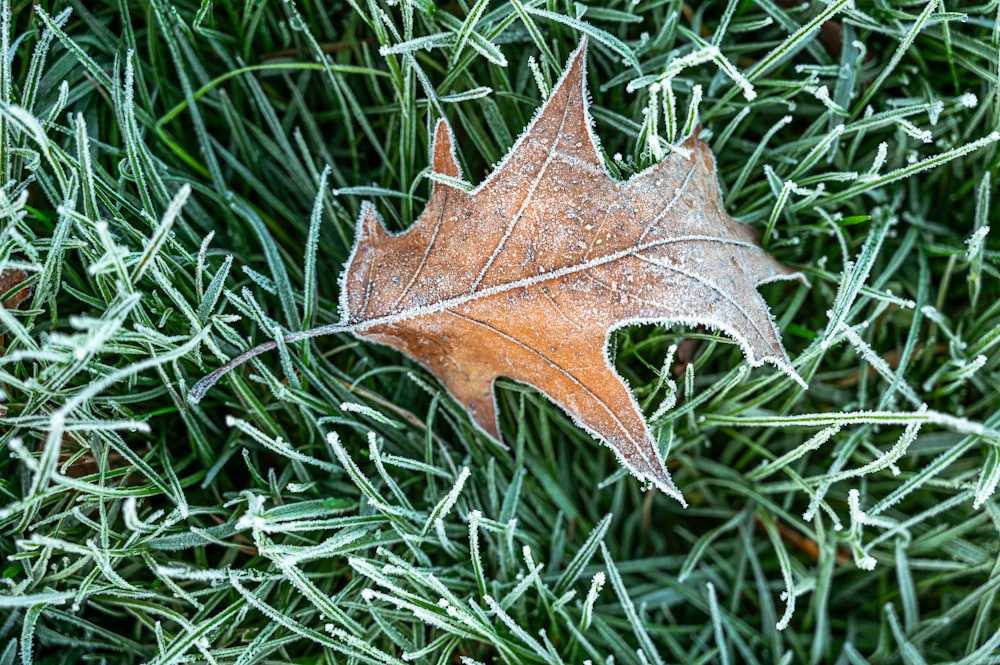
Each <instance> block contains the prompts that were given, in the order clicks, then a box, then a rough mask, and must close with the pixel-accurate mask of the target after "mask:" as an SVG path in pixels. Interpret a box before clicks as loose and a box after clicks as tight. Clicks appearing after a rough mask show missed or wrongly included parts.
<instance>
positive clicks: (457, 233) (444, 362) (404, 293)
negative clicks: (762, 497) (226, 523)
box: [192, 40, 801, 503]
mask: <svg viewBox="0 0 1000 665" xmlns="http://www.w3.org/2000/svg"><path fill="white" fill-rule="evenodd" d="M585 50H586V40H584V41H583V42H581V44H580V46H579V48H578V49H577V50H576V52H575V53H574V54H573V56H572V57H571V58H570V61H569V65H568V66H567V69H566V71H565V72H564V73H563V75H562V78H561V79H560V81H559V82H558V83H557V84H556V86H555V89H554V90H553V91H552V95H551V96H550V97H549V99H548V100H547V101H546V102H545V104H544V105H543V106H542V108H541V109H540V110H539V111H538V113H537V115H536V116H535V118H534V120H532V122H531V124H530V125H529V126H528V128H527V129H526V130H525V132H524V134H523V135H522V136H521V138H520V139H518V141H517V143H515V144H514V146H513V148H511V150H510V152H509V153H508V154H507V156H506V157H505V158H504V160H503V161H502V162H501V163H500V164H498V165H497V166H496V168H495V169H494V171H493V172H492V173H491V174H490V175H489V177H488V178H487V179H486V181H485V182H483V183H482V184H481V185H479V187H477V188H476V189H474V190H472V191H466V190H465V189H463V188H460V187H458V186H454V185H452V184H450V183H449V182H448V179H452V181H454V179H459V178H461V170H460V168H459V165H458V162H457V161H456V159H455V152H454V138H453V136H452V132H451V128H450V127H449V125H448V123H447V122H446V121H445V120H440V121H439V122H438V124H437V128H436V132H435V137H434V147H433V161H434V163H433V168H434V171H435V173H437V174H440V175H441V176H445V178H444V179H437V180H436V181H435V183H434V186H433V191H432V193H431V198H430V201H429V202H428V204H427V207H426V208H425V209H424V211H423V212H422V213H421V215H420V217H419V218H418V219H417V221H416V222H415V223H414V224H413V226H411V227H410V228H409V229H407V230H406V231H405V232H403V233H400V234H399V235H393V234H390V233H389V232H388V231H387V230H386V228H385V226H384V225H383V223H382V221H381V219H380V218H379V216H378V213H377V212H376V211H375V208H374V207H373V206H372V205H371V204H369V203H365V204H363V205H362V212H361V217H360V220H359V222H358V230H357V235H356V239H355V246H354V250H353V252H352V254H351V257H350V259H349V260H348V262H347V266H346V267H345V269H344V273H343V275H342V277H341V283H340V286H341V289H340V308H341V317H342V320H341V323H340V324H337V325H333V326H325V327H323V328H319V329H315V330H313V331H306V332H304V333H296V334H293V335H290V336H289V337H287V338H286V341H296V340H299V339H304V338H306V337H313V336H317V335H319V334H328V333H333V332H344V331H350V332H353V333H354V334H355V335H357V336H358V337H361V338H362V339H366V340H372V341H375V342H380V343H383V344H387V345H389V346H392V347H393V348H396V349H398V350H400V351H402V352H403V353H405V354H406V355H408V356H410V357H411V358H413V359H415V360H416V361H417V362H419V363H420V364H421V365H423V366H424V367H426V368H427V369H428V370H429V371H430V372H431V373H432V374H434V376H436V377H437V378H438V380H439V381H440V382H441V383H442V384H443V385H444V387H445V388H447V390H448V392H449V393H451V395H452V396H453V397H454V398H455V399H456V400H458V402H460V403H461V404H462V405H463V406H464V407H465V408H466V409H467V410H468V411H469V413H470V415H471V416H472V419H473V422H475V424H476V425H477V426H478V427H479V428H480V429H481V430H482V431H483V432H485V433H486V434H488V435H489V436H491V437H493V438H494V439H496V440H498V441H499V440H500V436H501V435H500V428H499V426H498V423H497V415H496V403H495V398H494V394H493V384H494V382H495V381H496V379H497V377H499V376H506V377H510V378H512V379H515V380H517V381H520V382H523V383H526V384H530V385H532V386H535V387H536V388H538V389H539V390H541V391H542V392H543V393H545V395H547V396H548V397H549V398H550V399H551V400H552V401H553V402H555V403H556V404H558V405H559V406H561V407H562V408H563V409H565V410H566V412H567V413H568V414H569V415H570V416H571V417H572V419H573V420H574V421H575V422H576V423H577V424H578V425H580V426H581V427H583V428H584V429H586V430H587V431H588V432H590V433H591V434H592V435H593V436H594V437H595V438H597V439H599V440H601V441H603V442H604V443H605V444H607V445H608V446H609V447H610V448H611V449H612V450H613V451H614V452H615V454H616V455H617V457H618V459H619V461H620V462H621V463H622V464H623V465H625V467H626V468H628V469H629V470H630V471H631V472H632V473H633V474H635V475H636V476H637V477H638V478H640V479H643V480H646V481H649V482H651V483H653V484H654V485H655V486H656V487H657V488H659V489H660V490H662V491H664V492H666V493H667V494H669V495H671V496H673V497H674V498H676V499H677V500H678V501H680V502H682V503H683V502H684V499H683V497H682V496H681V493H680V491H679V490H678V489H677V488H676V487H675V486H674V484H673V482H672V481H671V480H670V476H669V474H668V473H667V471H666V469H665V468H664V465H663V461H662V460H661V458H660V456H659V454H658V451H657V446H656V443H655V441H654V440H653V437H652V435H651V433H650V430H649V428H648V426H647V425H646V421H645V418H644V417H643V414H642V411H641V410H640V408H639V405H638V403H637V402H636V400H635V398H634V397H633V396H632V393H631V392H630V391H629V388H628V386H627V385H626V383H625V381H624V380H623V379H622V378H621V377H620V376H619V375H618V374H617V373H616V372H615V370H614V368H613V366H612V364H611V362H610V361H609V358H608V355H607V351H606V348H607V344H608V337H609V335H610V334H611V332H612V331H614V330H615V329H617V328H621V327H623V326H627V325H632V324H637V323H642V324H646V323H687V324H700V325H705V326H709V327H711V328H715V329H719V330H722V331H723V332H725V333H726V334H728V335H729V336H731V337H732V338H733V339H735V340H736V341H737V342H738V343H739V345H740V347H741V348H742V350H743V352H744V354H745V355H746V357H747V360H748V362H749V363H750V364H751V365H754V366H758V365H760V364H762V363H763V362H765V361H766V362H771V363H773V364H775V365H777V366H778V367H779V368H781V369H782V370H784V371H785V372H786V373H787V374H789V375H790V376H792V377H793V378H795V379H796V380H798V381H799V382H801V379H799V377H798V375H797V374H796V373H795V370H794V369H793V368H792V366H791V364H790V363H789V361H788V358H787V356H786V354H785V352H784V349H783V348H782V346H781V342H780V339H779V337H778V332H777V330H776V329H775V327H774V322H773V321H772V319H771V316H770V313H769V311H768V307H767V303H766V302H765V301H764V299H763V298H762V297H761V296H760V294H759V293H758V292H757V290H756V287H757V286H758V285H760V284H762V283H765V282H770V281H774V280H779V279H790V278H795V277H797V276H798V274H797V273H794V272H793V271H791V270H789V269H788V268H786V267H785V266H783V265H781V264H780V263H778V262H777V261H775V260H774V259H773V258H771V257H770V256H769V255H768V254H767V253H765V252H764V251H763V250H762V249H761V248H760V247H759V246H758V245H757V244H756V237H755V234H754V232H753V231H752V230H751V229H750V228H749V227H747V226H746V225H744V224H742V223H740V222H737V221H735V220H734V219H732V218H731V217H729V215H728V214H726V212H725V210H724V209H723V207H722V199H721V194H720V191H719V185H718V180H717V176H716V172H715V160H714V158H713V156H712V153H711V152H710V150H709V148H708V146H707V145H706V144H705V143H704V142H703V141H702V140H700V139H699V138H698V137H697V136H696V134H697V132H695V133H694V134H693V135H692V136H690V137H688V138H687V139H686V140H685V141H683V142H682V144H681V145H679V146H676V147H675V149H674V151H673V152H672V153H671V154H670V155H669V156H668V157H667V158H666V159H665V160H664V161H662V162H660V163H659V164H657V165H655V166H653V167H650V168H649V169H647V170H645V171H643V172H641V173H638V174H636V175H634V176H633V177H631V178H630V179H629V180H627V181H625V182H622V181H619V180H617V179H615V178H613V177H612V176H611V175H610V174H609V173H608V171H607V169H606V168H605V165H604V161H603V159H602V158H601V155H600V152H599V149H598V143H597V138H596V137H595V136H594V134H593V131H592V128H591V125H592V122H591V118H590V114H589V112H588V109H587V93H586V89H585V85H584V82H585V59H584V58H585ZM274 346H275V344H274V343H273V342H272V343H269V344H266V345H262V346H261V347H258V348H257V349H254V350H252V351H250V352H247V353H246V354H244V355H243V356H241V357H240V358H237V359H236V360H234V361H233V362H232V363H230V364H229V365H227V366H226V367H225V368H222V369H221V370H219V371H217V372H216V373H214V374H213V375H210V376H209V377H206V379H204V380H203V381H202V382H201V383H200V384H199V385H197V386H195V387H194V388H193V389H192V394H193V396H194V397H193V399H194V400H195V401H196V400H197V399H200V397H201V395H203V394H204V392H205V390H206V389H207V385H205V384H206V382H207V384H208V385H211V383H212V382H214V381H215V380H216V379H217V378H218V376H220V375H221V374H222V373H223V372H224V371H225V370H226V369H228V368H229V367H231V366H235V365H236V364H238V363H239V362H242V361H243V360H245V359H246V358H248V357H251V356H252V355H256V354H257V353H260V352H261V351H263V350H266V349H268V348H274Z"/></svg>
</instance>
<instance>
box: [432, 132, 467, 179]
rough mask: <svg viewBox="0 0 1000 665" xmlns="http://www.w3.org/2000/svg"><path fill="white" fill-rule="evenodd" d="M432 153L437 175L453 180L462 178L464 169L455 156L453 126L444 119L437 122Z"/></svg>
mask: <svg viewBox="0 0 1000 665" xmlns="http://www.w3.org/2000/svg"><path fill="white" fill-rule="evenodd" d="M431 152H432V156H431V162H432V163H433V165H434V172H435V173H440V174H441V175H446V176H449V177H452V178H461V177H462V167H461V166H459V164H458V159H457V158H456V155H455V136H454V135H453V134H452V131H451V125H449V124H448V121H447V120H445V119H444V118H441V119H440V120H438V121H437V127H436V128H435V129H434V144H433V147H432V149H431Z"/></svg>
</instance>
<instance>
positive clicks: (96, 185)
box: [0, 0, 1000, 665]
mask: <svg viewBox="0 0 1000 665" xmlns="http://www.w3.org/2000/svg"><path fill="white" fill-rule="evenodd" d="M789 4H790V3H775V2H773V1H772V0H762V1H761V2H757V3H752V2H735V1H734V2H705V3H692V4H691V8H684V12H686V13H683V12H682V11H681V9H682V7H681V4H680V3H678V2H676V1H670V0H668V1H653V0H640V1H639V2H638V3H632V2H615V1H612V2H608V3H598V2H595V3H593V6H590V7H587V6H585V5H583V4H582V3H571V2H556V1H550V2H547V3H542V2H540V1H539V0H520V1H517V2H511V3H505V2H494V3H490V4H487V3H486V2H485V1H481V2H476V3H470V2H466V1H465V0H461V1H459V2H454V3H443V2H441V3H438V4H434V3H433V2H432V1H431V0H401V1H400V2H395V3H391V4H390V3H378V2H375V1H374V0H373V1H372V2H371V3H355V2H347V3H313V2H304V1H302V0H299V1H295V2H292V1H290V2H259V3H253V2H247V3H242V4H241V3H236V2H233V1H232V0H215V1H214V2H212V1H210V0H204V2H203V3H202V4H200V5H199V3H198V2H194V1H193V0H191V1H189V0H176V2H171V1H170V0H150V2H148V3H129V2H127V1H125V0H122V1H120V2H117V3H111V2H109V3H103V5H102V3H97V2H82V1H81V0H70V1H68V2H65V1H64V2H44V1H43V2H41V3H40V4H39V5H37V6H33V5H31V4H30V3H28V2H24V1H23V0H17V1H15V2H11V1H10V0H4V2H3V22H2V25H0V53H9V54H10V57H9V58H8V59H0V269H4V270H8V271H14V270H22V271H24V273H25V275H26V276H27V282H26V284H27V285H28V286H30V287H31V288H32V293H31V295H30V297H28V298H27V299H26V300H25V301H24V302H23V303H21V304H20V307H19V308H17V309H2V308H0V330H2V331H3V341H4V346H3V350H2V357H0V387H2V391H3V395H4V400H3V401H2V402H0V444H2V445H3V446H4V448H5V451H4V452H5V454H4V455H3V457H2V459H0V555H2V561H0V570H2V579H0V665H7V664H8V663H25V664H27V663H56V662H81V661H84V660H87V661H91V660H92V661H99V662H110V663H118V662H122V663H124V662H153V663H158V664H159V663H168V662H206V663H234V664H236V663H238V664H240V665H249V664H250V663H287V662H296V663H314V662H330V663H400V662H420V663H441V664H445V663H458V662H465V663H475V662H481V663H491V662H510V663H520V662H525V663H547V662H567V663H581V662H584V661H586V660H590V661H592V662H594V663H598V662H605V659H606V658H608V657H609V656H612V655H613V657H614V662H615V663H629V664H632V663H635V664H640V663H642V664H645V663H661V662H663V663H674V662H678V663H679V662H683V663H799V662H802V663H838V664H845V665H846V664H860V663H905V664H907V665H910V664H917V663H952V662H961V663H969V664H972V663H990V662H1000V610H998V609H997V608H998V607H1000V605H998V602H997V595H998V589H1000V563H998V561H1000V559H998V557H1000V504H998V501H997V498H996V494H995V490H996V486H997V483H998V480H1000V454H998V453H1000V451H998V446H1000V398H998V397H997V395H998V393H1000V360H998V358H1000V354H998V347H1000V286H998V278H1000V274H998V267H1000V244H998V242H997V240H996V238H997V233H996V231H993V232H990V231H989V227H990V226H991V225H993V226H995V225H996V224H997V223H998V222H997V220H998V219H1000V211H998V209H997V201H998V199H1000V197H998V196H997V195H996V192H995V189H996V183H997V182H998V179H1000V173H998V164H1000V159H998V154H1000V153H998V149H997V146H998V143H997V135H996V131H997V130H998V129H1000V78H998V77H1000V57H998V52H1000V16H998V9H997V6H996V3H992V4H987V3H985V2H984V3H979V4H976V3H973V2H967V3H946V4H941V3H939V2H937V1H936V0H934V1H931V2H929V3H924V2H900V3H897V2H893V3H888V2H885V1H884V0H875V1H873V0H856V2H854V3H847V2H835V3H832V4H830V5H824V4H823V3H819V2H816V3H799V4H796V5H794V6H789ZM830 17H833V18H834V19H835V20H836V21H838V23H837V24H836V25H837V26H839V31H838V28H834V27H831V26H830V25H827V26H825V27H824V29H823V32H822V33H821V34H820V35H817V32H816V30H815V28H817V27H818V26H819V23H820V22H822V20H824V19H825V18H830ZM583 34H587V35H589V40H590V50H589V54H588V68H589V76H590V80H589V84H590V89H591V91H592V97H593V114H594V116H595V119H596V124H597V126H596V131H597V134H598V135H599V136H600V137H601V139H602V145H603V147H604V149H605V151H606V154H607V156H608V160H609V166H610V167H611V168H614V169H616V170H617V171H618V172H619V173H620V174H621V176H622V177H627V176H628V175H629V174H630V173H633V172H636V171H637V170H639V169H642V168H644V167H645V166H647V165H648V164H650V163H651V162H652V161H653V160H655V159H658V158H659V156H660V155H662V154H664V153H666V152H667V151H669V144H670V143H671V142H673V141H675V140H676V139H678V138H680V137H682V136H683V134H684V131H685V128H687V127H690V126H691V125H692V124H693V123H694V120H695V119H696V118H700V121H701V123H702V125H703V126H704V127H705V128H707V129H708V130H709V131H710V132H711V136H712V137H711V139H710V141H709V142H710V145H711V146H712V147H713V149H714V150H715V151H716V154H717V160H718V166H719V175H720V179H721V181H722V185H723V189H724V191H725V194H726V205H727V207H728V209H729V211H730V212H731V213H732V214H733V215H734V216H736V217H739V218H741V219H743V220H745V221H746V222H747V223H749V224H750V225H752V226H753V227H755V228H756V229H757V230H758V231H759V232H760V234H761V236H762V238H763V239H764V242H765V246H766V247H767V249H768V250H769V251H770V252H772V253H773V254H774V255H775V256H777V257H778V258H779V259H780V260H781V261H783V262H784V263H786V264H788V265H792V266H795V267H798V268H800V269H801V270H803V271H804V272H805V273H806V274H807V275H808V277H809V280H810V285H809V286H805V285H800V284H798V283H792V284H774V285H770V286H768V287H766V288H765V289H763V292H764V294H765V296H766V297H767V298H768V300H769V302H770V303H771V304H772V308H773V311H774V313H775V315H776V317H777V321H778V324H779V327H780V329H781V330H782V334H783V338H784V341H785V344H786V346H787V347H788V349H789V352H790V355H791V357H792V359H793V362H794V364H795V366H796V368H797V369H798V371H799V373H800V374H801V375H802V376H803V377H804V378H805V379H806V380H807V381H808V383H809V390H808V391H802V390H801V389H799V388H798V387H797V386H796V385H795V384H794V383H792V382H791V381H790V380H789V379H788V377H786V376H784V375H783V374H781V373H779V372H776V371H774V370H773V368H766V369H753V370H748V368H747V367H746V366H745V362H744V360H743V358H742V356H741V355H740V353H739V350H738V349H737V348H736V347H735V346H734V345H733V344H732V343H731V342H730V341H729V340H727V339H726V338H724V337H720V336H716V335H713V334H710V333H707V332H705V331H702V330H698V329H691V330H685V329H683V328H672V329H662V328H651V327H646V328H629V329H626V330H624V331H621V332H619V333H617V334H616V335H615V336H614V337H613V339H612V342H611V351H612V353H613V355H614V357H615V359H616V362H617V366H618V368H619V371H620V372H621V373H622V374H623V375H624V376H626V377H627V378H628V379H629V381H630V384H631V385H632V387H633V389H634V391H635V393H636V395H637V397H638V398H639V400H640V403H641V404H642V406H643V408H644V409H645V412H646V413H647V416H648V417H649V418H650V421H651V424H652V426H653V429H654V432H655V434H656V435H657V436H658V437H659V440H660V442H661V444H662V447H663V449H664V452H665V453H666V452H667V451H669V453H668V455H667V460H668V464H669V467H670V469H671V473H672V475H673V477H674V480H675V481H676V482H677V484H678V486H679V487H680V488H681V489H682V490H683V491H684V493H685V496H686V498H687V499H688V501H689V502H690V504H691V505H690V507H689V508H688V509H686V510H685V509H682V508H681V507H680V506H679V505H678V504H677V503H676V502H674V501H672V500H670V499H669V498H668V497H666V496H664V495H662V494H659V493H655V492H644V491H642V488H641V487H640V486H639V484H638V483H637V482H636V481H635V480H634V479H632V478H631V477H630V476H628V475H627V474H626V473H625V472H623V471H621V470H620V469H618V468H617V466H616V464H615V461H614V456H613V455H612V454H611V453H610V452H609V451H607V450H606V449H604V448H603V447H601V446H600V445H599V444H598V443H597V442H595V441H593V440H591V439H590V438H589V437H588V436H587V435H586V434H585V433H584V432H582V431H580V430H579V429H578V428H576V427H575V426H573V424H572V423H571V422H570V421H569V419H568V418H567V417H566V416H565V415H564V414H563V413H562V411H561V410H560V409H558V408H557V407H554V406H553V405H552V404H551V403H549V402H548V401H546V400H545V399H544V398H543V397H541V396H540V395H539V394H538V393H537V392H535V391H534V390H532V389H529V388H526V387H524V386H521V385H518V384H514V383H512V382H504V383H502V385H500V387H499V389H498V395H499V401H500V403H501V420H502V423H501V424H502V428H503V431H504V432H505V435H506V437H507V443H508V444H509V450H505V449H501V448H499V447H498V446H497V445H496V444H494V443H491V442H490V441H489V440H487V439H486V438H485V437H484V436H483V435H482V434H480V433H479V432H478V431H476V430H475V429H474V427H473V426H472V425H471V422H470V420H469V419H468V417H467V416H466V415H465V414H464V413H463V412H462V411H461V409H460V408H459V407H458V406H457V405H456V404H454V403H453V402H452V401H451V400H450V398H449V397H448V396H447V394H445V393H443V391H442V390H441V388H440V386H439V385H438V384H436V383H435V382H434V381H433V379H432V378H431V377H430V376H428V375H427V373H426V372H424V371H423V370H421V369H420V368H419V366H417V365H415V364H414V363H412V362H410V361H408V360H406V359H404V358H402V357H401V356H399V355H397V354H395V353H393V352H391V351H389V350H388V349H386V348H384V347H378V346H373V345H368V344H364V343H361V342H359V341H357V340H356V339H354V338H352V337H350V336H334V337H326V338H320V339H317V340H314V341H311V342H308V343H307V344H294V345H281V346H280V347H279V349H278V350H277V351H275V352H272V353H270V354H267V355H264V356H261V357H259V358H257V359H255V360H254V361H253V362H252V364H250V365H247V366H245V367H243V368H240V369H239V370H237V371H234V372H232V373H231V374H229V375H228V376H227V377H226V378H225V379H224V380H223V381H222V382H221V383H220V384H218V385H217V386H216V387H215V388H213V389H212V391H211V392H209V393H208V396H207V397H206V398H205V399H204V400H203V401H202V402H201V404H200V405H198V406H196V407H193V406H191V405H190V404H189V403H188V402H187V400H186V393H187V391H188V389H189V388H190V387H191V386H192V385H193V384H194V382H195V381H197V380H198V379H199V378H201V377H202V376H204V375H205V374H207V373H208V372H210V371H211V370H213V369H215V368H216V367H218V366H220V365H221V364H223V363H224V362H225V361H226V360H228V359H230V358H232V357H234V356H235V355H237V354H238V353H239V352H241V351H242V350H245V349H246V348H249V347H250V346H253V345H255V344H257V343H260V342H264V341H267V340H269V339H272V338H273V337H274V336H275V335H276V334H278V331H280V332H285V333H287V332H293V331H297V330H302V329H305V328H308V327H312V326H316V325H321V324H325V323H332V322H335V321H336V320H337V307H336V303H337V296H338V293H337V276H338V274H339V272H340V269H341V267H342V265H343V263H344V261H345V260H346V258H347V255H348V252H349V250H350V247H351V243H352V240H353V233H354V226H355V219H356V216H357V214H358V210H359V207H360V204H361V202H362V201H364V200H371V201H373V202H374V203H375V205H376V207H377V208H378V210H379V212H380V213H381V214H382V215H383V217H384V218H385V219H386V221H387V224H388V225H389V226H390V228H392V229H395V230H401V229H404V228H406V227H407V226H408V225H409V224H410V223H411V222H412V220H413V219H414V218H415V217H416V215H417V214H418V213H419V211H420V209H421V207H422V205H423V202H424V201H425V200H426V197H427V195H428V192H429V187H430V182H429V181H428V179H427V178H426V177H425V176H426V175H427V174H428V173H429V169H428V166H429V164H428V154H427V150H428V144H429V132H430V130H431V129H432V128H433V126H434V123H435V121H436V120H437V119H438V118H439V117H441V116H442V115H443V116H445V117H447V118H448V119H449V120H450V121H451V123H452V125H453V126H454V128H455V130H456V135H457V137H458V141H459V159H460V161H461V163H462V165H463V167H464V173H465V174H466V175H467V177H468V178H469V179H470V180H472V181H473V182H478V181H480V180H481V179H482V178H483V177H485V175H486V174H487V173H488V172H489V168H490V165H491V164H493V163H495V162H497V161H498V160H500V159H501V158H502V157H503V155H504V154H505V153H506V151H507V149H508V148H509V147H510V146H511V144H512V143H513V142H514V140H515V139H516V138H517V136H518V135H519V133H520V131H521V129H522V128H523V127H524V125H525V124H526V123H527V121H528V120H529V119H530V118H531V116H532V114H533V113H534V111H535V109H537V108H538V106H539V105H540V104H541V102H542V100H543V93H542V90H541V89H546V90H547V89H548V88H550V87H551V85H552V84H553V83H554V81H555V80H556V78H557V77H558V75H559V73H560V71H561V69H562V66H563V64H564V63H565V60H566V58H567V56H568V54H569V53H570V52H571V51H572V50H573V49H574V48H575V47H576V45H577V44H578V43H579V40H580V38H581V36H582V35H583ZM831 35H832V41H831ZM540 88H541V89H540ZM692 99H697V100H700V101H699V102H698V104H697V112H696V113H695V112H694V111H692V109H691V102H692ZM647 109H651V110H647ZM616 156H617V157H616ZM8 274H13V273H8ZM15 288H20V287H15ZM6 297H9V296H8V295H5V294H0V300H2V299H5V298H6ZM7 453H9V454H7Z"/></svg>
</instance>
